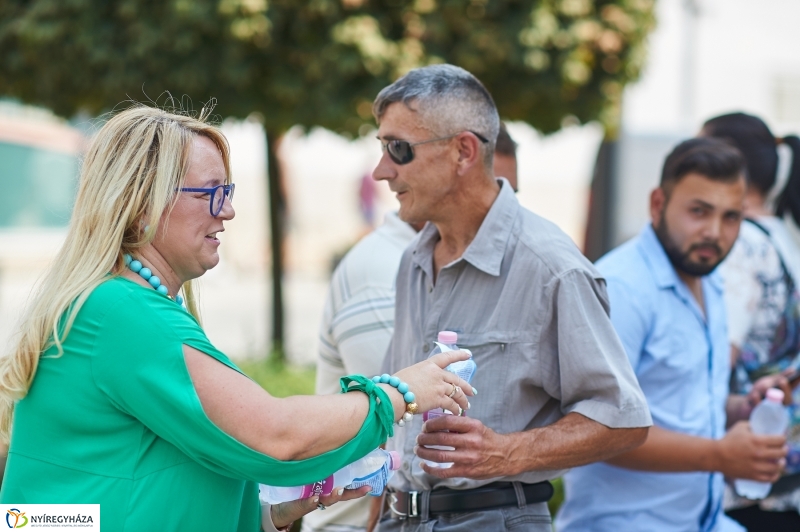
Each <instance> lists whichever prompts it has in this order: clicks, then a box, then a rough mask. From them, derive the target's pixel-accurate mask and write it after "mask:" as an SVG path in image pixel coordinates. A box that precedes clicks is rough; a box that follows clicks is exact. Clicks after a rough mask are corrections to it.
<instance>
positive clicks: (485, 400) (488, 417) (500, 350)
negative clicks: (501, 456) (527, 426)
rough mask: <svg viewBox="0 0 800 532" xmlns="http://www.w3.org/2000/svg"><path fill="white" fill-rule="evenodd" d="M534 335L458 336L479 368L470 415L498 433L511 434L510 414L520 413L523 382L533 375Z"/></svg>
mask: <svg viewBox="0 0 800 532" xmlns="http://www.w3.org/2000/svg"><path fill="white" fill-rule="evenodd" d="M531 336H532V335H530V334H525V333H516V332H503V331H498V332H484V333H459V334H458V346H459V347H461V348H464V349H469V350H470V351H471V352H472V360H473V361H474V362H475V364H476V366H477V369H476V371H475V376H474V377H473V379H472V383H471V384H472V385H473V386H474V387H475V388H476V389H477V390H478V391H479V393H478V395H477V396H475V397H473V398H470V403H471V406H472V408H471V409H470V410H469V411H468V412H467V416H469V417H473V418H476V419H479V420H481V421H482V422H483V424H484V425H486V426H487V427H489V428H491V429H492V430H495V431H501V432H508V431H509V423H508V422H509V421H510V418H509V415H510V413H513V412H517V411H519V410H520V407H521V405H520V404H518V403H519V402H520V400H521V390H522V386H523V381H525V380H528V379H530V377H531V374H532V359H531V356H530V354H531V353H532V351H533V345H534V344H533V341H532V338H531Z"/></svg>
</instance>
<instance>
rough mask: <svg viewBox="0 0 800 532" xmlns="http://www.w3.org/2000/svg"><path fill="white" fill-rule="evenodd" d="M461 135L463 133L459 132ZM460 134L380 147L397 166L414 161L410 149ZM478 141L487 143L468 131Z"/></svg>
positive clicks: (405, 141) (481, 137)
mask: <svg viewBox="0 0 800 532" xmlns="http://www.w3.org/2000/svg"><path fill="white" fill-rule="evenodd" d="M461 133H463V131H462V132H461ZM461 133H454V134H452V135H448V136H446V137H439V138H435V139H428V140H422V141H420V142H408V141H407V140H396V139H395V140H390V141H388V142H383V141H381V146H382V147H383V149H384V150H386V151H387V152H389V157H391V158H392V160H393V161H394V162H396V163H397V164H408V163H410V162H411V161H413V160H414V150H413V149H412V148H413V147H414V146H419V145H420V144H427V143H429V142H436V141H437V140H447V139H451V138H453V137H455V136H456V135H460V134H461ZM469 133H472V134H473V135H475V136H476V137H478V140H480V141H481V142H483V143H484V144H487V143H488V142H489V141H488V140H486V137H484V136H483V135H481V134H479V133H475V132H474V131H470V132H469ZM377 138H378V140H381V138H380V137H377Z"/></svg>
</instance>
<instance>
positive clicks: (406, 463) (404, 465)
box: [403, 462, 411, 471]
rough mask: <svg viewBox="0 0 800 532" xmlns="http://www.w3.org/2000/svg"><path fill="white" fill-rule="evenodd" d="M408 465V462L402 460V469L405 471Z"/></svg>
mask: <svg viewBox="0 0 800 532" xmlns="http://www.w3.org/2000/svg"><path fill="white" fill-rule="evenodd" d="M410 467H411V466H409V465H408V462H404V463H403V469H404V470H405V471H408V469H409V468H410Z"/></svg>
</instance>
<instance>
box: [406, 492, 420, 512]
mask: <svg viewBox="0 0 800 532" xmlns="http://www.w3.org/2000/svg"><path fill="white" fill-rule="evenodd" d="M418 495H419V493H418V492H416V491H409V492H408V517H419V509H418V508H417V496H418Z"/></svg>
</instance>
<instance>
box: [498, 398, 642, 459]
mask: <svg viewBox="0 0 800 532" xmlns="http://www.w3.org/2000/svg"><path fill="white" fill-rule="evenodd" d="M647 430H648V429H647V428H646V427H643V428H630V429H612V428H609V427H606V426H605V425H603V424H601V423H598V422H596V421H594V420H591V419H589V418H587V417H585V416H583V415H581V414H578V413H575V412H573V413H570V414H567V415H566V416H564V417H563V418H562V419H560V420H559V421H557V422H556V423H553V424H552V425H548V426H547V427H542V428H537V429H531V430H528V431H525V432H517V433H513V434H507V435H506V437H507V438H508V439H509V441H508V443H509V449H510V452H509V453H508V466H509V468H510V469H511V472H512V473H511V474H516V473H521V472H524V471H542V470H553V469H569V468H571V467H577V466H581V465H585V464H589V463H592V462H598V461H602V460H607V459H609V458H611V457H613V456H616V455H618V454H619V453H622V452H625V451H630V450H631V449H634V448H635V447H637V446H639V445H641V444H642V443H643V442H644V441H645V439H646V438H647Z"/></svg>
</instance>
